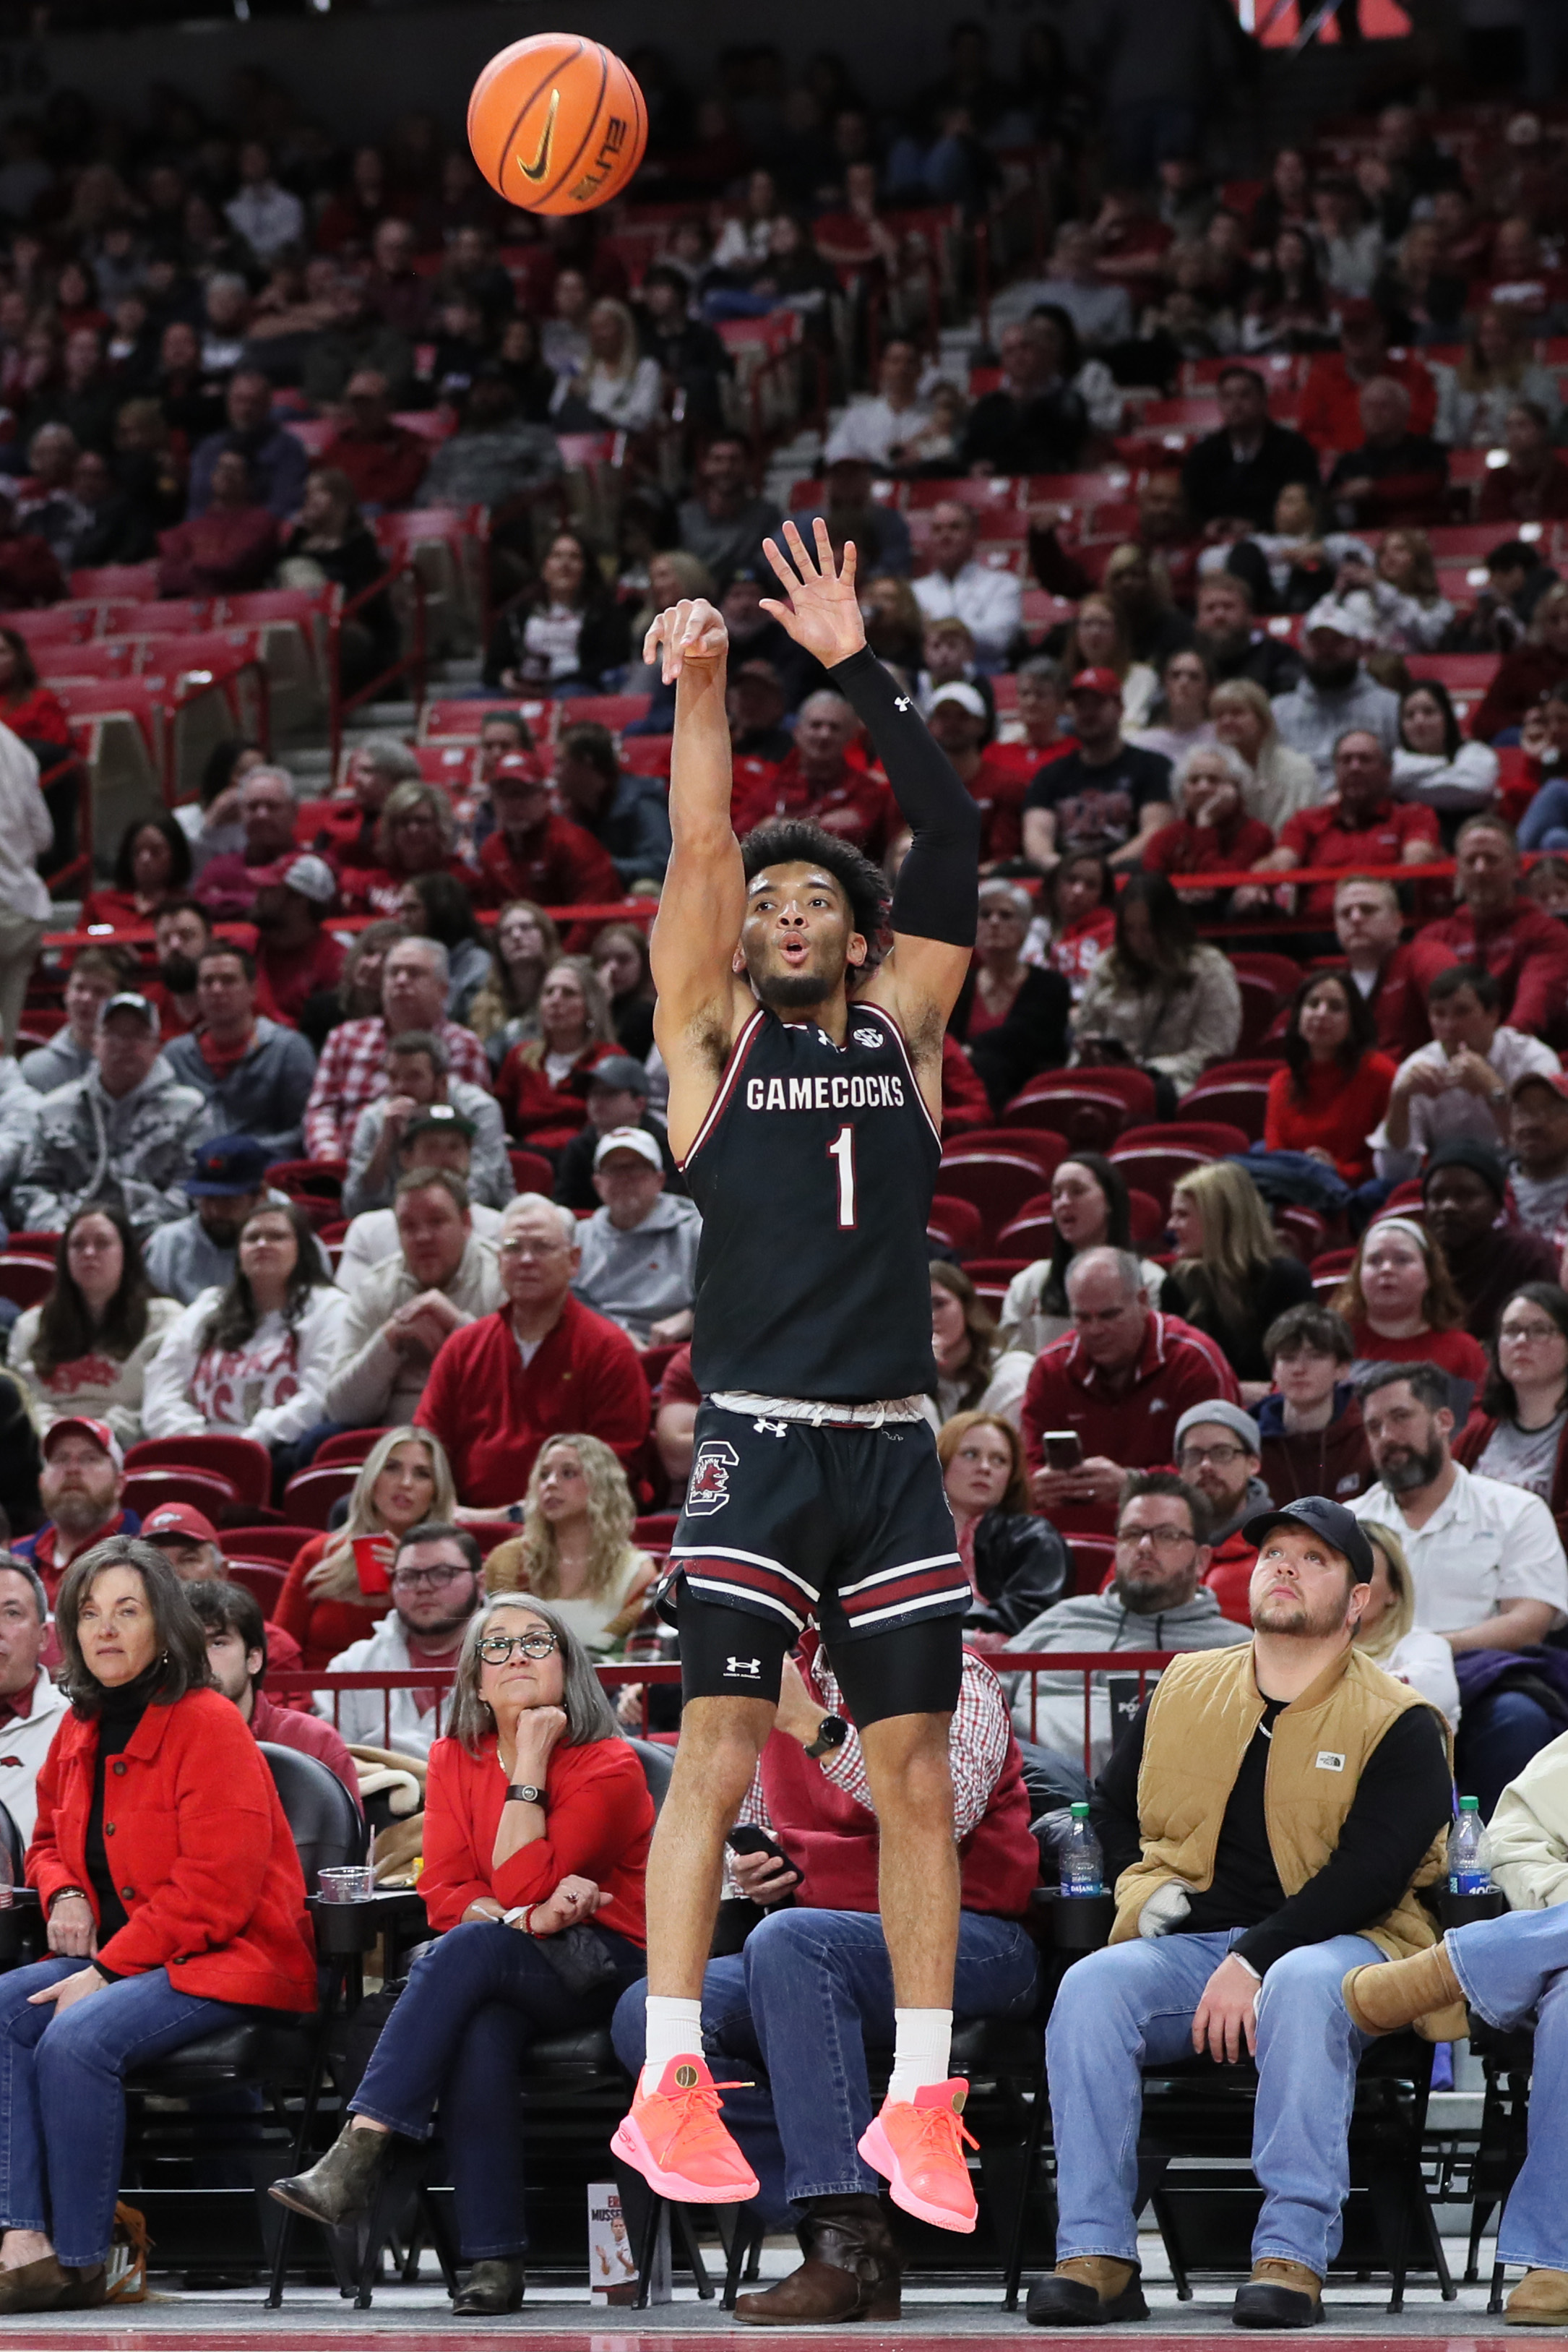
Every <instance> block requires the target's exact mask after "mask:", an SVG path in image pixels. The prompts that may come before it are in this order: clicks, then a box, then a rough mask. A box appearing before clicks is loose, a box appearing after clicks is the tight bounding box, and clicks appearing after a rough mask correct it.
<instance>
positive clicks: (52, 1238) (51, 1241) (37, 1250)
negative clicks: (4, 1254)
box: [5, 1233, 60, 1265]
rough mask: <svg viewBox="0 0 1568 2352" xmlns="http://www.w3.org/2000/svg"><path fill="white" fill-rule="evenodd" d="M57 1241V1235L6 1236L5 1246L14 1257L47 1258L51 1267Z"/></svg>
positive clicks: (23, 1234)
mask: <svg viewBox="0 0 1568 2352" xmlns="http://www.w3.org/2000/svg"><path fill="white" fill-rule="evenodd" d="M59 1241H60V1237H59V1235H58V1234H27V1233H21V1234H7V1235H6V1238H5V1246H6V1248H7V1249H8V1250H10V1251H11V1252H12V1254H13V1255H21V1256H26V1257H47V1259H48V1261H49V1263H50V1265H53V1264H54V1258H55V1252H56V1250H57V1248H58V1247H59Z"/></svg>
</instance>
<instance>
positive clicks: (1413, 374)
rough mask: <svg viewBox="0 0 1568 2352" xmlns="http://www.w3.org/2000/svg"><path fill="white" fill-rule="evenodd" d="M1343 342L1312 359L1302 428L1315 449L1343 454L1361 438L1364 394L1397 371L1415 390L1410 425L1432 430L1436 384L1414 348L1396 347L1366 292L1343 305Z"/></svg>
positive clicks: (1303, 400) (1396, 377) (1414, 429)
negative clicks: (1395, 349)
mask: <svg viewBox="0 0 1568 2352" xmlns="http://www.w3.org/2000/svg"><path fill="white" fill-rule="evenodd" d="M1339 318H1340V347H1339V349H1338V351H1337V352H1324V353H1323V354H1322V357H1321V358H1319V359H1315V360H1314V361H1313V362H1312V372H1311V373H1310V374H1309V375H1308V377H1307V384H1306V390H1305V391H1304V392H1303V393H1302V394H1301V416H1300V419H1299V423H1300V425H1301V431H1302V432H1303V433H1304V434H1305V435H1306V436H1307V439H1308V440H1309V441H1310V442H1311V443H1312V446H1313V448H1314V449H1319V450H1323V451H1326V452H1328V453H1329V454H1331V455H1333V456H1338V455H1339V453H1340V452H1341V451H1343V450H1345V449H1354V448H1355V447H1356V446H1358V444H1359V443H1360V441H1361V438H1362V422H1361V394H1362V390H1363V387H1364V385H1366V384H1369V383H1371V382H1372V380H1373V378H1374V377H1375V376H1392V377H1393V378H1394V380H1395V382H1396V383H1402V384H1403V385H1404V387H1405V389H1406V392H1407V393H1408V394H1409V395H1410V430H1411V432H1412V433H1430V431H1431V430H1432V420H1433V418H1434V417H1435V416H1436V415H1437V385H1436V384H1435V383H1433V381H1432V378H1431V375H1430V373H1429V372H1428V370H1427V368H1426V367H1425V366H1424V365H1423V363H1422V362H1421V361H1420V360H1418V359H1416V357H1415V355H1414V353H1413V352H1391V351H1390V350H1389V348H1388V329H1387V327H1386V325H1385V323H1384V320H1383V316H1382V313H1381V312H1380V311H1379V310H1377V308H1376V306H1375V304H1374V303H1372V302H1369V301H1368V300H1366V299H1365V298H1364V296H1360V295H1358V296H1356V297H1355V298H1354V299H1352V300H1351V301H1348V302H1342V303H1341V305H1340V313H1339Z"/></svg>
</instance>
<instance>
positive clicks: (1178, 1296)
mask: <svg viewBox="0 0 1568 2352" xmlns="http://www.w3.org/2000/svg"><path fill="white" fill-rule="evenodd" d="M1169 1222H1170V1230H1171V1234H1172V1236H1173V1238H1174V1240H1175V1242H1176V1253H1177V1255H1176V1264H1175V1265H1173V1266H1172V1268H1171V1270H1170V1272H1169V1273H1168V1274H1167V1275H1166V1279H1165V1286H1164V1287H1163V1289H1162V1290H1161V1292H1160V1312H1161V1313H1162V1314H1163V1315H1179V1316H1180V1317H1181V1318H1182V1320H1183V1321H1184V1322H1186V1323H1190V1324H1192V1325H1193V1327H1194V1328H1195V1329H1197V1330H1199V1331H1203V1332H1206V1333H1207V1336H1208V1337H1209V1338H1210V1339H1213V1340H1215V1341H1216V1342H1217V1343H1218V1346H1219V1347H1220V1349H1222V1350H1223V1352H1224V1354H1225V1356H1226V1358H1227V1360H1228V1362H1229V1365H1230V1368H1231V1370H1232V1371H1233V1372H1234V1373H1235V1374H1236V1377H1237V1379H1238V1380H1239V1381H1240V1383H1241V1402H1243V1404H1255V1403H1256V1402H1258V1399H1259V1398H1260V1397H1264V1396H1267V1395H1268V1393H1269V1391H1270V1388H1271V1387H1272V1385H1273V1382H1272V1381H1271V1379H1270V1367H1269V1359H1268V1357H1267V1355H1266V1354H1265V1353H1264V1349H1263V1334H1264V1332H1265V1331H1267V1329H1268V1328H1269V1326H1270V1323H1272V1322H1273V1320H1274V1318H1275V1317H1276V1316H1277V1315H1283V1314H1284V1312H1285V1310H1286V1308H1287V1307H1302V1306H1305V1305H1306V1303H1307V1302H1308V1301H1309V1300H1310V1299H1311V1297H1312V1276H1311V1275H1310V1274H1309V1273H1308V1272H1307V1269H1306V1267H1305V1266H1304V1265H1302V1264H1301V1259H1300V1258H1299V1257H1296V1256H1294V1255H1292V1253H1291V1251H1289V1250H1282V1249H1281V1247H1280V1242H1279V1236H1278V1235H1277V1234H1276V1233H1275V1231H1274V1228H1273V1226H1272V1225H1271V1224H1270V1222H1269V1212H1268V1210H1267V1209H1266V1208H1265V1207H1264V1205H1263V1201H1262V1196H1261V1194H1260V1192H1259V1190H1258V1187H1257V1186H1256V1184H1254V1182H1253V1181H1252V1179H1251V1177H1250V1176H1249V1174H1248V1173H1247V1171H1246V1169H1245V1168H1239V1167H1238V1166H1237V1164H1236V1162H1235V1161H1234V1160H1211V1161H1210V1163H1209V1165H1208V1166H1207V1168H1194V1169H1192V1170H1190V1171H1188V1173H1187V1174H1186V1175H1185V1176H1183V1177H1182V1178H1181V1179H1180V1181H1178V1182H1177V1184H1176V1190H1175V1191H1174V1192H1173V1193H1172V1194H1171V1213H1170V1221H1169Z"/></svg>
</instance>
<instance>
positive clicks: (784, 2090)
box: [612, 1633, 1040, 2326]
mask: <svg viewBox="0 0 1568 2352" xmlns="http://www.w3.org/2000/svg"><path fill="white" fill-rule="evenodd" d="M948 1765H949V1769H950V1770H951V1773H952V1781H953V1810H954V1832H955V1842H956V1858H957V1864H958V1868H959V1872H960V1906H959V1914H958V1950H957V1963H956V1969H955V1973H954V1982H953V2012H954V2016H955V2018H973V2017H998V2018H1009V2017H1026V2016H1028V2015H1029V2014H1030V2009H1031V2006H1032V2003H1033V2001H1034V1998H1035V1990H1036V1958H1035V1951H1034V1947H1033V1945H1032V1944H1031V1943H1030V1938H1029V1937H1028V1935H1027V1933H1026V1932H1025V1929H1024V1927H1023V1926H1022V1919H1023V1916H1024V1914H1025V1912H1026V1911H1027V1909H1028V1906H1029V1899H1030V1889H1031V1888H1032V1887H1033V1886H1034V1885H1035V1883H1036V1881H1037V1880H1038V1878H1039V1876H1040V1852H1039V1848H1038V1847H1037V1846H1036V1844H1035V1842H1034V1840H1033V1838H1032V1837H1031V1836H1030V1830H1029V1822H1030V1801H1029V1797H1028V1795H1027V1792H1026V1790H1025V1789H1024V1784H1023V1775H1022V1769H1021V1765H1020V1762H1019V1750H1018V1743H1017V1742H1016V1740H1015V1739H1014V1738H1013V1736H1012V1732H1011V1728H1010V1727H1009V1722H1008V1715H1007V1707H1006V1704H1005V1702H1004V1700H1003V1697H1002V1692H1001V1685H1000V1684H999V1683H998V1681H997V1678H996V1676H995V1675H993V1674H992V1673H991V1671H990V1669H989V1667H988V1666H987V1665H986V1664H983V1663H982V1661H981V1660H980V1659H978V1658H977V1657H976V1656H974V1655H973V1654H972V1653H970V1652H967V1651H966V1653H965V1654H964V1664H963V1679H962V1683H961V1685H960V1688H959V1695H958V1704H957V1706H956V1710H955V1713H954V1716H953V1720H952V1726H951V1728H950V1731H949V1735H948ZM880 1847H881V1838H880V1824H879V1821H878V1816H877V1812H876V1809H875V1799H874V1793H873V1788H872V1784H871V1781H870V1780H869V1778H868V1776H867V1772H866V1767H865V1759H864V1755H863V1753H862V1746H861V1738H860V1734H859V1732H858V1731H857V1730H856V1729H855V1727H854V1726H853V1724H852V1722H851V1721H850V1720H849V1717H848V1714H847V1711H846V1704H845V1699H844V1694H843V1690H842V1687H841V1685H840V1683H839V1681H838V1679H837V1676H836V1674H835V1672H834V1669H833V1666H832V1664H831V1663H830V1660H829V1656H828V1653H827V1651H826V1650H825V1649H824V1648H823V1647H822V1646H821V1643H819V1641H818V1639H817V1636H816V1635H815V1634H814V1633H808V1634H806V1635H805V1636H804V1637H803V1639H802V1640H801V1642H800V1646H799V1647H798V1649H797V1650H796V1651H795V1653H794V1654H793V1655H792V1656H789V1657H786V1658H785V1660H784V1661H783V1665H782V1669H781V1675H780V1683H779V1705H778V1708H777V1710H776V1713H775V1717H774V1725H773V1730H772V1732H771V1734H770V1736H769V1738H768V1741H767V1743H766V1745H765V1746H764V1748H763V1750H762V1755H761V1759H760V1760H759V1763H758V1769H757V1772H756V1775H755V1777H754V1778H753V1780H752V1783H751V1787H750V1790H748V1792H747V1796H746V1798H745V1800H744V1801H743V1802H742V1805H741V1808H740V1817H739V1821H738V1822H737V1825H736V1827H735V1828H734V1829H733V1830H732V1831H731V1832H729V1836H728V1841H727V1854H726V1874H727V1885H728V1887H729V1889H730V1890H731V1891H732V1892H733V1893H734V1894H736V1895H743V1896H745V1897H747V1899H748V1900H749V1901H750V1902H752V1903H754V1904H756V1905H757V1906H758V1907H759V1908H760V1909H761V1911H762V1913H763V1916H762V1918H761V1920H760V1922H759V1924H758V1926H756V1927H753V1929H752V1930H751V1933H750V1934H749V1936H748V1937H747V1939H746V1943H745V1947H744V1948H743V1949H742V1950H741V1951H740V1952H738V1953H737V1954H735V1955H734V1956H732V1957H730V1958H722V1959H713V1960H710V1961H709V1962H708V1964H707V1967H706V1971H705V1974H704V1979H703V1993H702V2010H703V2037H704V2046H705V2048H706V2050H707V2051H708V2052H709V2053H710V2054H711V2055H712V2061H713V2069H714V2074H715V2077H716V2081H717V2083H718V2084H719V2087H720V2089H721V2091H722V2095H723V2108H724V2120H725V2123H726V2126H727V2127H728V2128H729V2129H730V2130H731V2131H732V2132H733V2133H734V2135H735V2136H736V2138H737V2141H738V2144H739V2146H740V2147H741V2149H742V2151H743V2153H744V2154H745V2156H746V2158H747V2161H748V2163H749V2164H750V2165H751V2167H752V2169H753V2171H754V2173H755V2175H756V2177H757V2179H758V2184H759V2194H760V2198H761V2202H762V2207H763V2210H764V2212H765V2213H766V2214H767V2215H768V2218H769V2220H770V2221H774V2222H775V2223H776V2225H779V2226H783V2225H785V2224H786V2222H787V2221H788V2222H792V2223H793V2225H794V2227H795V2230H796V2233H797V2236H798V2237H799V2239H800V2250H801V2253H802V2255H803V2256H804V2260H803V2262H802V2263H801V2264H800V2268H799V2269H798V2270H796V2271H794V2272H792V2273H790V2275H789V2277H788V2278H786V2279H783V2280H781V2281H780V2282H779V2284H777V2285H776V2286H771V2287H768V2288H766V2289H761V2290H758V2291H757V2292H755V2293H753V2294H743V2295H742V2296H741V2298H740V2300H739V2302H738V2303H737V2306H736V2317H737V2319H740V2320H743V2321H749V2322H750V2323H751V2324H752V2325H754V2326H783V2325H789V2324H797V2325H800V2326H825V2325H830V2324H831V2323H833V2322H836V2321H847V2320H851V2319H871V2320H883V2321H885V2320H891V2319H896V2318H897V2317H898V2316H899V2310H900V2285H899V2283H900V2277H901V2273H902V2268H903V2265H902V2261H901V2257H900V2255H899V2252H898V2247H897V2244H896V2242H895V2241H894V2236H893V2233H892V2231H891V2229H890V2227H889V2221H888V2215H887V2210H886V2207H885V2204H884V2202H883V2197H882V2196H881V2195H880V2194H879V2191H880V2190H881V2189H882V2187H883V2183H882V2179H881V2176H880V2173H879V2172H878V2171H877V2170H876V2169H874V2168H873V2166H872V2165H871V2164H869V2163H868V2162H867V2161H866V2160H865V2158H863V2157H862V2155H861V2153H860V2141H861V2137H862V2133H863V2132H864V2130H865V2129H866V2127H867V2126H868V2125H869V2124H870V2122H871V2120H872V2116H873V2105H872V2098H871V2090H870V2085H869V2083H868V2081H867V2074H866V2051H867V2049H868V2048H870V2049H874V2050H885V2049H888V2048H890V2047H891V2046H892V2042H893V2033H894V2006H895V2000H896V1996H895V1993H894V1975H893V1963H892V1960H891V1958H890V1956H889V1952H888V1940H887V1937H886V1936H885V1934H884V1932H883V1921H882V1916H881V1913H880V1910H879V1907H878V1902H879V1897H878V1869H879V1863H880V1861H881V1853H880ZM646 2000H647V1988H646V1986H645V1984H643V1983H637V1984H634V1985H632V1987H631V1988H630V1989H629V1990H627V1991H626V1992H625V1993H624V1994H623V1995H622V1999H621V2002H620V2005H619V2007H618V2008H617V2010H616V2012H615V2020H614V2024H613V2027H612V2032H613V2035H614V2040H615V2047H616V2051H617V2053H618V2054H619V2056H620V2058H621V2061H622V2064H623V2065H624V2066H626V2067H627V2069H628V2070H629V2071H630V2072H632V2073H635V2071H636V2069H637V2068H638V2067H639V2066H640V2065H641V2064H642V2063H643V2053H644V2050H645V2049H646V2046H647V2010H646ZM758 2054H760V2056H761V2059H762V2062H763V2066H764V2069H765V2072H766V2078H767V2079H766V2082H762V2081H757V2082H755V2083H753V2082H751V2081H750V2080H749V2078H750V2077H752V2076H753V2075H754V2074H756V2072H757V2060H758ZM825 2181H831V2182H833V2183H835V2184H839V2185H838V2186H836V2187H835V2188H834V2189H833V2191H832V2192H831V2194H828V2193H822V2191H821V2184H822V2183H823V2182H825ZM654 2185H655V2187H656V2186H657V2183H655V2184H654Z"/></svg>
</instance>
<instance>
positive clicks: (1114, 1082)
mask: <svg viewBox="0 0 1568 2352" xmlns="http://www.w3.org/2000/svg"><path fill="white" fill-rule="evenodd" d="M1074 1087H1093V1089H1094V1091H1095V1092H1096V1094H1103V1095H1119V1096H1120V1097H1121V1098H1122V1100H1123V1101H1124V1103H1125V1104H1126V1106H1127V1118H1128V1121H1129V1123H1131V1121H1133V1120H1134V1119H1139V1118H1153V1117H1154V1115H1155V1082H1154V1080H1153V1078H1151V1077H1150V1076H1149V1075H1148V1073H1147V1071H1146V1070H1123V1069H1115V1068H1110V1067H1107V1068H1103V1069H1102V1068H1099V1067H1097V1066H1085V1067H1083V1068H1081V1069H1076V1070H1042V1071H1041V1072H1040V1076H1038V1077H1036V1078H1030V1082H1029V1084H1028V1085H1027V1086H1025V1087H1019V1090H1018V1092H1017V1094H1016V1095H1015V1096H1014V1097H1013V1102H1012V1103H1009V1106H1008V1108H1009V1110H1010V1109H1011V1108H1012V1107H1013V1103H1025V1102H1039V1101H1040V1099H1041V1097H1044V1096H1046V1095H1052V1094H1063V1093H1071V1091H1072V1089H1073V1088H1074Z"/></svg>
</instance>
